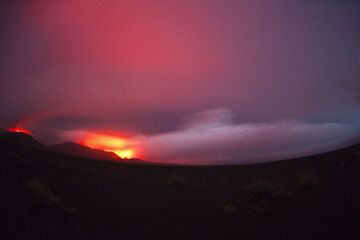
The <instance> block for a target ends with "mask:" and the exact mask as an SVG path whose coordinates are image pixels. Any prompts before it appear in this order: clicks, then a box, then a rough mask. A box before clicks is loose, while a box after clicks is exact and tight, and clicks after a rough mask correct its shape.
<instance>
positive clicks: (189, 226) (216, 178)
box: [0, 141, 360, 240]
mask: <svg viewBox="0 0 360 240" xmlns="http://www.w3.org/2000/svg"><path fill="white" fill-rule="evenodd" d="M359 163H360V145H355V146H353V147H350V148H346V149H342V150H338V151H335V152H331V153H326V154H321V155H317V156H314V157H307V158H302V159H294V160H288V161H282V162H273V163H266V164H256V165H248V166H217V167H169V166H147V165H126V164H115V163H106V162H97V161H94V160H86V159H81V158H71V157H66V156H61V155H57V154H53V153H50V152H47V151H44V150H36V149H33V148H31V147H29V146H27V147H24V146H19V145H16V144H11V143H4V142H1V141H0V239H182V240H186V239H340V240H345V239H359V238H358V237H359V236H360V231H359V229H360V214H359V204H360V202H359V200H360V199H359V194H358V193H359V191H360V188H359V182H360V168H359Z"/></svg>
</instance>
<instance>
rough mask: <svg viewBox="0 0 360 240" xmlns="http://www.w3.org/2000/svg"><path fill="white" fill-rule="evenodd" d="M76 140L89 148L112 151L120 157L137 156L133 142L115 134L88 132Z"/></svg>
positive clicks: (129, 157)
mask: <svg viewBox="0 0 360 240" xmlns="http://www.w3.org/2000/svg"><path fill="white" fill-rule="evenodd" d="M77 142H78V143H79V144H82V145H85V146H87V147H90V148H94V149H101V150H104V151H110V152H113V153H115V154H116V155H118V156H119V157H121V158H126V159H131V158H134V157H135V156H137V153H136V150H135V147H134V144H133V143H131V142H130V141H129V140H128V139H126V138H123V137H119V136H116V135H105V134H95V133H88V134H86V135H85V136H84V137H83V138H82V139H80V140H78V141H77Z"/></svg>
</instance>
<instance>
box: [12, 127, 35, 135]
mask: <svg viewBox="0 0 360 240" xmlns="http://www.w3.org/2000/svg"><path fill="white" fill-rule="evenodd" d="M8 130H9V131H10V132H17V133H25V134H31V132H30V131H29V130H26V129H24V128H20V127H14V128H9V129H8Z"/></svg>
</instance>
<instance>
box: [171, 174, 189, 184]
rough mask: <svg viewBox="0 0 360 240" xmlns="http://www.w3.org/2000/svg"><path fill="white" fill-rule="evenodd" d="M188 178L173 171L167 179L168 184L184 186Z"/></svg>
mask: <svg viewBox="0 0 360 240" xmlns="http://www.w3.org/2000/svg"><path fill="white" fill-rule="evenodd" d="M185 182H186V178H185V177H183V176H180V175H179V174H177V173H175V172H172V173H171V174H170V176H169V177H168V179H167V184H168V185H169V186H183V185H185Z"/></svg>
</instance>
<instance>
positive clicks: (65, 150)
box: [48, 143, 121, 160]
mask: <svg viewBox="0 0 360 240" xmlns="http://www.w3.org/2000/svg"><path fill="white" fill-rule="evenodd" d="M48 149H49V150H50V151H52V152H55V153H59V154H65V155H70V156H78V157H85V158H93V159H98V160H121V158H120V157H119V156H118V155H116V154H115V153H113V152H107V151H103V150H100V149H93V148H90V147H86V146H84V145H81V144H77V143H61V144H56V145H51V146H48Z"/></svg>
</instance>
